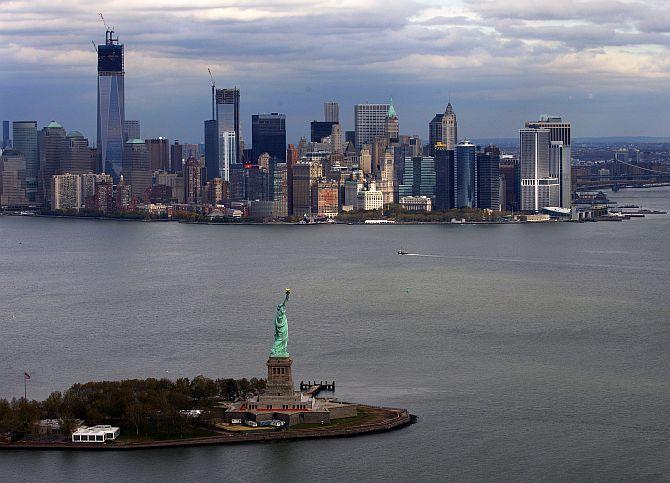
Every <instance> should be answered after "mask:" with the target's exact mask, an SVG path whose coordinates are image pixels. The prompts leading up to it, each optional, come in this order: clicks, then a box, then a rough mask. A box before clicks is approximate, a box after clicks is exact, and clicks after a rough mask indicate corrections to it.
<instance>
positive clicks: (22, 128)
mask: <svg viewBox="0 0 670 483" xmlns="http://www.w3.org/2000/svg"><path fill="white" fill-rule="evenodd" d="M12 137H13V145H14V149H16V150H17V151H19V152H20V153H21V154H23V157H24V159H25V160H26V196H27V197H28V201H29V202H30V203H36V202H37V176H38V172H39V170H40V157H39V150H38V136H37V121H14V122H13V123H12Z"/></svg>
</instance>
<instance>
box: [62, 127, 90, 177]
mask: <svg viewBox="0 0 670 483" xmlns="http://www.w3.org/2000/svg"><path fill="white" fill-rule="evenodd" d="M96 158H97V152H96V150H95V148H91V147H89V145H88V139H86V138H85V137H84V136H83V135H82V134H81V133H80V132H78V131H72V132H70V133H68V135H67V136H66V138H65V147H64V152H63V159H62V161H61V165H60V169H59V170H58V172H59V173H70V174H84V173H89V172H93V171H95V167H96V164H97V159H96Z"/></svg>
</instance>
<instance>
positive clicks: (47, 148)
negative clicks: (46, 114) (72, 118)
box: [38, 121, 65, 206]
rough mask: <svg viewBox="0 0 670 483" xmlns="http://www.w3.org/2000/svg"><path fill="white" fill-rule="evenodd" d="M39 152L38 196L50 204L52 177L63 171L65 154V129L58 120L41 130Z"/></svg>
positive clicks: (46, 204)
mask: <svg viewBox="0 0 670 483" xmlns="http://www.w3.org/2000/svg"><path fill="white" fill-rule="evenodd" d="M39 153H40V171H39V176H38V196H39V197H40V199H41V200H42V201H43V203H44V205H45V206H48V205H49V204H50V203H51V178H52V177H53V176H54V175H56V174H60V173H61V163H62V162H63V156H64V154H65V129H63V126H61V125H60V124H58V123H57V122H56V121H51V122H50V123H49V125H47V126H46V127H45V128H43V129H42V131H40V136H39Z"/></svg>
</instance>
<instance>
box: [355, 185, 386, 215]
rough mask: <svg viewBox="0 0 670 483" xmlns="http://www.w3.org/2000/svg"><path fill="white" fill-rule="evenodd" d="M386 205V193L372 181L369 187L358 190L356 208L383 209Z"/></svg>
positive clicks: (367, 209)
mask: <svg viewBox="0 0 670 483" xmlns="http://www.w3.org/2000/svg"><path fill="white" fill-rule="evenodd" d="M383 207H384V194H383V193H382V192H381V191H379V190H378V189H377V185H376V184H375V182H374V181H371V182H370V184H369V185H368V188H367V189H364V190H361V191H359V192H358V195H357V199H356V208H357V209H359V210H366V211H369V210H381V209H382V208H383Z"/></svg>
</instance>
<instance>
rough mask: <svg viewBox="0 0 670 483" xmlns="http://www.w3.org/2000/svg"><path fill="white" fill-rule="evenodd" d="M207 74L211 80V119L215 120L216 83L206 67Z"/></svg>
mask: <svg viewBox="0 0 670 483" xmlns="http://www.w3.org/2000/svg"><path fill="white" fill-rule="evenodd" d="M207 72H209V78H210V79H212V119H216V109H215V106H216V82H215V81H214V76H213V75H212V71H211V69H210V68H209V67H207Z"/></svg>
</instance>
